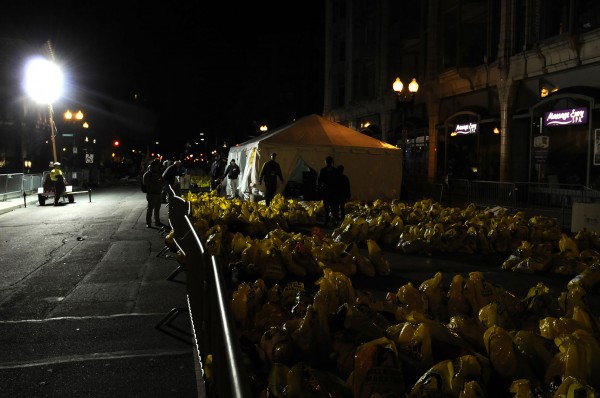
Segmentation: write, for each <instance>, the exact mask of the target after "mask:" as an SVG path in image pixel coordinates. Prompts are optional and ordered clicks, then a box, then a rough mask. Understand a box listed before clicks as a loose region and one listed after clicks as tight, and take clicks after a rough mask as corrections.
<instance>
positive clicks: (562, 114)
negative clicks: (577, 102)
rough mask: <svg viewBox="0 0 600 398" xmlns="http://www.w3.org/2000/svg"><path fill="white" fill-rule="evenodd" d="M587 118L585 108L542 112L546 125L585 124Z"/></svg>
mask: <svg viewBox="0 0 600 398" xmlns="http://www.w3.org/2000/svg"><path fill="white" fill-rule="evenodd" d="M587 120H588V110H587V108H571V109H559V110H555V111H550V112H546V113H544V126H546V127H548V126H571V125H575V124H586V123H587Z"/></svg>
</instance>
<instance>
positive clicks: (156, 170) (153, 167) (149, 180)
mask: <svg viewBox="0 0 600 398" xmlns="http://www.w3.org/2000/svg"><path fill="white" fill-rule="evenodd" d="M142 181H143V183H144V185H145V186H146V201H147V202H148V207H147V208H146V227H148V228H151V227H152V216H153V215H154V225H156V226H157V227H162V226H164V224H163V223H162V222H161V221H160V204H161V193H162V190H163V186H164V184H163V177H162V172H161V164H160V161H159V160H158V159H154V160H153V161H152V162H150V165H149V166H148V170H147V171H146V172H145V173H144V175H143V176H142Z"/></svg>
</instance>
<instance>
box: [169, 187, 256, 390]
mask: <svg viewBox="0 0 600 398" xmlns="http://www.w3.org/2000/svg"><path fill="white" fill-rule="evenodd" d="M169 223H170V224H171V227H172V228H173V239H174V241H175V244H176V245H177V247H178V249H180V250H181V251H182V252H183V253H184V254H185V261H184V262H185V272H186V292H187V302H188V312H189V315H190V320H191V325H192V334H193V338H194V342H195V345H196V349H197V353H198V356H197V358H196V360H197V361H198V365H199V366H200V368H201V369H202V375H201V377H202V380H199V383H198V384H199V385H198V388H199V389H200V388H201V389H203V390H204V392H205V396H207V397H209V398H210V397H232V398H243V397H249V396H252V393H251V387H250V384H249V379H248V375H247V373H248V372H247V369H246V365H245V362H244V361H243V358H242V350H241V345H240V342H239V339H238V337H237V332H236V328H235V324H234V320H233V315H232V314H231V310H230V301H231V298H232V295H233V290H232V289H233V286H232V283H231V281H230V280H229V279H228V278H227V277H226V275H225V273H224V271H223V270H224V268H223V264H221V263H220V260H219V259H218V258H217V257H215V256H211V255H209V254H208V252H206V250H205V249H204V245H203V243H202V242H201V240H200V238H199V237H198V234H197V233H196V230H195V228H194V223H193V221H192V219H191V215H190V203H189V202H187V201H185V200H183V199H182V198H180V197H177V196H175V195H174V193H173V192H171V193H170V195H169ZM209 355H210V356H211V357H212V361H211V364H210V367H211V369H212V372H211V375H212V376H211V379H210V380H207V379H206V368H207V362H208V361H207V359H208V356H209ZM201 395H202V396H204V394H201Z"/></svg>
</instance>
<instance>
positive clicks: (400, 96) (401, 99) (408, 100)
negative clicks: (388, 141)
mask: <svg viewBox="0 0 600 398" xmlns="http://www.w3.org/2000/svg"><path fill="white" fill-rule="evenodd" d="M392 88H393V89H394V91H395V92H396V94H397V95H396V111H401V112H402V147H403V148H405V147H406V145H407V142H408V131H407V129H406V126H405V123H406V111H407V110H409V109H412V107H413V106H414V104H415V94H416V93H417V91H419V83H417V79H416V78H413V79H412V81H411V82H410V83H409V84H408V92H409V94H408V95H407V94H405V93H402V90H403V89H404V83H402V81H401V80H400V78H399V77H397V78H396V80H395V81H394V83H393V84H392Z"/></svg>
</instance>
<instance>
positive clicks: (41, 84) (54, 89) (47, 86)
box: [24, 57, 63, 162]
mask: <svg viewBox="0 0 600 398" xmlns="http://www.w3.org/2000/svg"><path fill="white" fill-rule="evenodd" d="M24 85H25V91H26V92H27V94H28V95H29V96H30V97H31V98H32V99H33V100H34V101H36V102H38V103H40V104H47V105H48V110H49V112H50V131H51V138H52V154H53V155H54V161H55V162H57V161H58V158H57V156H56V128H55V126H54V110H53V109H52V103H53V102H54V101H56V100H57V99H58V98H59V97H60V95H61V94H62V90H63V74H62V72H61V70H60V68H59V67H58V66H57V65H56V64H54V63H53V62H51V61H48V60H47V59H45V58H42V57H39V58H33V59H32V60H30V61H29V62H28V63H27V65H26V67H25V81H24Z"/></svg>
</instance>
